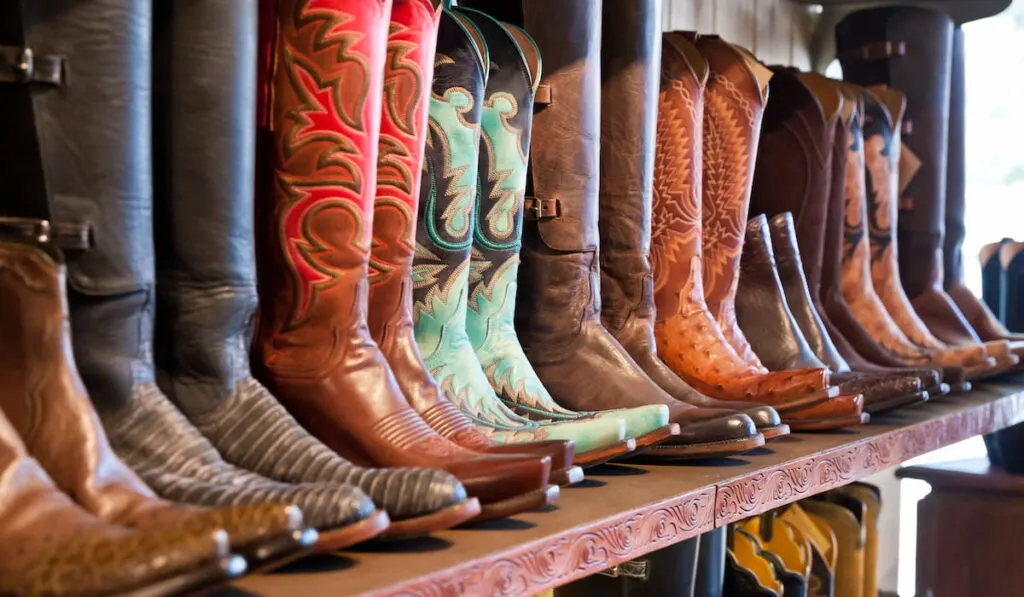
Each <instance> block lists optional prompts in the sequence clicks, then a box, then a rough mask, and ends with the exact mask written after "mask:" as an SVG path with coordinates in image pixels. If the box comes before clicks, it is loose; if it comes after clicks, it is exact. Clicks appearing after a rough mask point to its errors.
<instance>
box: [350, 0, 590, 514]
mask: <svg viewBox="0 0 1024 597" xmlns="http://www.w3.org/2000/svg"><path fill="white" fill-rule="evenodd" d="M439 18H440V7H439V6H434V5H433V3H431V2H429V1H425V0H399V1H398V2H395V3H394V4H393V5H392V9H391V14H390V20H391V26H390V33H389V36H388V54H389V56H392V57H393V58H392V59H391V60H389V61H388V62H387V63H386V65H385V72H384V80H385V84H384V89H383V93H384V96H383V100H384V101H383V109H382V115H381V141H380V155H379V159H378V170H377V194H376V198H375V199H374V208H373V212H374V214H373V215H374V218H373V243H372V248H371V255H370V298H369V306H370V308H369V312H368V316H367V325H368V328H369V330H370V334H371V335H372V336H373V338H374V340H375V341H377V342H378V346H379V347H380V349H381V352H382V353H383V354H384V355H385V357H387V360H388V364H389V366H390V368H391V370H392V372H394V374H395V380H396V381H397V382H398V385H399V387H400V388H401V390H402V392H403V394H404V395H405V396H406V397H408V396H409V395H415V394H422V393H424V392H432V393H439V392H440V389H439V388H438V387H437V384H435V383H434V381H433V378H431V377H430V374H429V373H428V372H427V370H426V366H425V365H424V364H423V360H422V358H421V357H420V355H419V350H418V349H417V347H416V339H415V336H414V333H413V321H412V286H411V284H410V282H409V280H410V279H411V277H412V260H413V246H414V245H415V231H414V230H413V226H414V224H415V213H416V208H417V203H418V198H419V192H420V183H421V173H422V171H423V167H422V165H423V146H424V140H425V138H426V124H427V110H428V108H429V105H430V88H429V86H428V85H427V81H429V80H431V79H432V77H433V68H434V47H435V45H436V43H437V22H438V19H439ZM398 57H401V59H399V58H398ZM378 339H379V340H378ZM435 399H436V398H435ZM410 406H411V407H413V408H414V409H415V407H414V406H413V405H412V404H411V403H410ZM430 429H431V431H430V432H429V434H436V431H435V430H433V428H430ZM426 435H427V434H424V436H426ZM442 441H443V442H446V443H447V444H448V447H449V449H451V452H452V456H451V458H450V459H449V460H450V463H449V464H445V465H443V466H444V467H445V468H446V470H448V471H449V472H453V473H455V474H456V475H457V476H459V478H460V480H462V481H463V483H464V484H465V485H466V489H467V491H468V492H469V494H470V495H471V496H474V497H477V498H479V499H480V500H481V502H482V504H483V513H482V516H484V517H496V516H505V515H508V514H514V513H515V512H517V511H521V509H530V508H531V507H536V506H537V505H540V504H542V503H544V502H545V501H546V500H547V497H546V496H547V485H548V475H549V473H548V472H547V471H548V469H549V468H550V464H549V463H546V462H545V461H546V460H550V459H549V458H547V457H544V456H541V457H536V456H533V457H531V456H529V455H524V456H521V457H518V458H517V457H515V456H514V455H510V456H507V457H502V456H493V457H485V456H484V455H482V454H479V453H477V452H473V451H472V450H470V449H468V448H464V447H462V446H460V445H458V444H457V443H454V442H452V441H451V440H449V439H447V438H443V440H442ZM439 443H440V442H439ZM564 474H565V471H564V469H563V475H564ZM577 476H578V474H577ZM531 496H532V501H531ZM478 520H480V518H479V517H478Z"/></svg>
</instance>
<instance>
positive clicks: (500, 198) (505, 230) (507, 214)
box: [463, 9, 669, 438]
mask: <svg viewBox="0 0 1024 597" xmlns="http://www.w3.org/2000/svg"><path fill="white" fill-rule="evenodd" d="M463 14H465V15H466V16H467V17H469V18H470V20H472V21H473V23H474V24H475V25H476V26H477V28H478V29H479V30H480V32H481V34H482V35H483V37H484V39H485V41H486V42H487V47H488V50H489V54H490V61H491V74H490V76H489V77H488V79H487V87H486V90H485V99H484V103H483V114H482V118H481V129H482V142H481V146H480V159H479V171H478V177H479V180H480V186H479V189H480V190H479V192H478V193H477V196H476V209H475V214H476V215H475V222H474V227H473V249H472V256H471V265H470V281H469V310H468V314H467V318H466V327H467V330H468V333H469V338H470V341H471V342H472V344H473V349H474V350H475V352H476V355H477V358H478V359H479V361H480V364H481V365H482V366H483V369H484V372H485V373H486V374H487V377H488V380H489V381H490V383H491V387H492V388H494V390H495V392H496V393H497V395H498V396H499V398H501V399H502V401H503V402H504V403H505V404H506V405H507V406H508V407H509V408H511V409H512V410H513V411H515V412H517V413H518V414H520V415H521V416H524V417H526V418H529V419H533V420H538V421H573V420H583V419H587V418H597V419H602V418H616V419H620V420H622V421H623V422H624V423H625V425H626V437H627V438H638V437H642V436H644V435H646V434H648V433H651V432H652V431H655V430H657V429H659V428H661V427H664V426H665V425H667V424H668V420H669V411H668V408H667V407H666V406H664V405H655V404H652V405H649V406H648V405H645V406H640V407H636V408H630V409H615V410H603V411H596V412H594V411H590V412H587V411H584V412H574V411H571V410H569V409H566V408H563V407H561V406H560V405H558V404H557V403H556V401H555V399H554V398H553V397H552V396H551V394H550V393H549V392H548V391H547V388H545V387H544V384H543V383H542V382H541V381H540V379H539V378H538V377H537V374H536V372H535V371H534V370H533V367H532V366H531V365H530V363H529V360H527V358H526V354H525V352H524V351H523V348H522V346H521V345H520V343H519V338H518V336H517V335H516V330H515V305H516V295H517V287H518V284H517V279H518V273H519V262H520V259H519V251H520V249H521V247H522V230H523V228H522V227H523V217H524V200H525V193H526V178H527V174H528V169H527V168H528V163H529V156H530V132H531V126H532V121H533V104H534V94H535V93H536V89H537V86H538V85H539V84H540V81H541V79H540V75H541V71H542V67H541V64H542V61H541V56H540V50H539V49H538V48H537V45H536V43H535V42H534V41H533V39H532V38H531V37H530V36H529V34H527V33H526V32H525V31H523V30H522V29H520V28H518V27H516V26H515V25H511V24H502V23H500V22H499V21H497V20H495V19H493V18H492V17H490V16H488V15H486V14H484V13H482V12H478V11H474V10H472V9H464V11H463Z"/></svg>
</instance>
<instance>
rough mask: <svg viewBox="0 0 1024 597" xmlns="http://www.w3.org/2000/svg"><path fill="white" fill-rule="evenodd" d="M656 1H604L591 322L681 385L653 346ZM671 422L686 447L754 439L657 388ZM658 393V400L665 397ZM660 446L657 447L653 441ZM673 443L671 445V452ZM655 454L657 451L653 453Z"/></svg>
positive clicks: (744, 425)
mask: <svg viewBox="0 0 1024 597" xmlns="http://www.w3.org/2000/svg"><path fill="white" fill-rule="evenodd" d="M661 12H662V11H661V2H660V0H605V1H604V14H603V19H602V23H603V29H602V43H601V68H602V80H603V81H602V90H601V98H602V103H601V191H600V210H599V212H600V215H599V218H598V228H599V233H600V239H601V250H600V256H601V299H602V305H601V321H602V322H603V323H604V325H605V327H606V329H608V331H610V332H611V333H612V334H613V335H615V337H616V339H618V340H619V341H620V342H621V343H622V345H623V347H624V348H625V349H626V350H627V352H628V353H629V354H630V356H631V357H633V358H634V360H635V361H636V362H637V364H639V365H640V367H641V369H643V370H644V372H645V373H649V374H650V373H653V374H654V375H653V376H651V379H652V381H655V382H656V383H657V385H658V386H659V387H664V385H663V384H664V383H670V384H681V385H684V388H685V389H686V390H689V392H691V393H692V392H693V390H692V389H690V388H689V387H688V386H685V384H684V382H682V380H680V379H679V377H678V376H676V375H675V374H674V373H673V372H672V370H671V369H669V368H668V367H667V366H665V364H664V363H662V362H661V360H660V359H659V358H658V355H657V352H656V349H655V346H654V327H653V326H654V293H653V285H652V282H653V280H652V274H651V265H650V261H649V259H648V255H649V254H650V247H651V209H652V202H653V182H654V181H653V178H654V159H655V136H656V134H657V128H656V125H657V118H658V88H659V82H660V81H659V79H660V57H661V38H662V32H661ZM661 396H664V397H665V398H661V399H659V400H658V402H659V403H661V404H665V405H667V406H668V407H669V412H670V414H671V417H672V419H671V420H672V422H673V423H678V424H679V426H680V429H681V438H680V440H678V441H677V440H673V439H670V440H667V441H665V442H663V444H662V446H669V445H677V444H678V445H679V446H680V448H679V449H678V451H679V453H686V452H684V451H683V450H684V448H683V447H682V446H686V448H685V450H688V451H689V452H691V453H693V454H715V453H718V454H724V453H725V452H727V451H728V450H730V449H734V450H735V451H736V452H737V453H738V452H742V451H745V449H746V448H747V447H748V446H750V445H752V443H760V442H761V441H763V440H761V439H760V438H759V437H757V435H756V434H754V435H743V434H744V433H745V430H748V429H749V425H748V417H747V416H746V415H744V414H739V413H736V412H735V410H728V409H722V408H699V407H694V406H691V405H690V404H688V403H685V402H681V401H678V400H674V399H672V398H670V397H668V396H667V395H666V394H661ZM666 398H667V399H666ZM660 449H661V450H665V448H660ZM673 451H676V450H673ZM654 453H655V454H658V453H661V452H659V451H657V450H656V451H654Z"/></svg>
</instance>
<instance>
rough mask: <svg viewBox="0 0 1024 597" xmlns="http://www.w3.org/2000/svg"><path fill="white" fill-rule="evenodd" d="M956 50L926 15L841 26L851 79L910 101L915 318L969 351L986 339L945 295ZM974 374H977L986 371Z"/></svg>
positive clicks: (903, 231) (879, 16) (906, 209)
mask: <svg viewBox="0 0 1024 597" xmlns="http://www.w3.org/2000/svg"><path fill="white" fill-rule="evenodd" d="M952 45H953V21H952V19H950V18H949V17H948V16H947V15H945V14H944V13H941V12H937V11H934V10H929V9H924V8H918V7H884V8H876V9H866V10H861V11H858V12H855V13H853V14H851V15H849V16H847V17H846V18H844V19H843V20H842V21H841V22H840V23H839V24H838V25H836V46H837V50H838V54H839V57H840V61H841V62H842V65H843V73H844V76H845V78H846V79H847V80H849V81H851V82H854V83H857V84H859V85H863V86H873V85H887V86H890V87H894V88H897V89H900V90H901V91H903V92H904V93H906V94H907V107H906V115H905V117H904V124H903V127H904V128H905V129H906V131H907V132H906V134H905V135H904V136H905V138H904V139H903V140H902V141H903V150H904V151H908V152H911V153H913V155H914V156H915V157H916V158H917V160H915V161H916V162H918V164H919V167H918V168H917V169H916V172H914V173H913V176H912V177H911V178H910V180H908V181H907V182H906V184H905V185H903V186H902V188H900V189H899V190H900V197H899V210H900V213H899V221H898V229H899V234H898V242H899V254H900V257H901V258H900V274H901V279H902V282H903V287H904V290H905V291H906V294H907V296H908V297H910V300H911V304H912V305H913V307H914V309H915V311H917V314H918V315H919V316H920V317H921V319H922V321H924V323H925V324H926V325H927V326H928V329H929V330H930V331H931V332H932V333H933V334H934V335H935V337H936V338H938V339H939V340H942V341H943V342H946V343H948V344H951V345H964V344H968V345H969V344H977V343H978V342H980V339H979V338H978V337H977V334H976V333H975V332H974V330H973V329H972V328H971V326H970V324H969V323H968V322H967V321H966V319H965V318H964V316H963V314H962V313H961V312H960V310H959V309H958V308H957V306H956V304H955V303H954V302H953V299H951V298H950V297H949V295H947V294H946V293H945V291H944V290H943V288H942V276H943V259H942V249H943V242H944V241H943V236H944V233H945V211H946V209H945V208H946V205H945V204H946V152H947V150H948V141H949V137H948V132H949V94H950V71H951V68H950V65H951V61H952ZM926 73H927V75H925V74H926ZM987 348H988V354H989V356H990V357H991V356H997V357H998V356H1004V355H1005V354H1007V353H1008V346H1006V345H1002V346H999V345H990V346H989V347H987ZM994 368H995V366H990V367H989V370H991V369H994ZM972 369H973V371H972V373H974V374H975V375H978V374H981V375H983V374H984V371H985V369H982V368H980V367H979V366H973V367H972Z"/></svg>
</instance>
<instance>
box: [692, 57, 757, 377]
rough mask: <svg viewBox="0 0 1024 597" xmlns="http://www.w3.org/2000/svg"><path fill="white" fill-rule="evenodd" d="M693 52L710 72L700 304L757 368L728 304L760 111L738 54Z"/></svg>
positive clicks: (732, 295) (733, 293) (749, 75)
mask: <svg viewBox="0 0 1024 597" xmlns="http://www.w3.org/2000/svg"><path fill="white" fill-rule="evenodd" d="M697 46H698V48H699V49H700V50H701V53H702V54H703V55H704V57H705V58H707V59H708V64H709V66H710V77H709V79H708V83H707V87H706V89H705V92H704V132H703V134H704V149H703V169H704V176H703V185H702V189H703V218H704V219H703V227H702V233H703V239H702V242H703V249H704V254H703V275H704V278H703V281H704V299H705V301H706V302H707V305H708V309H709V310H710V311H711V314H712V316H714V317H715V321H717V322H718V326H719V327H720V328H721V330H722V333H723V334H724V335H725V338H726V339H727V340H728V341H729V343H730V345H731V346H732V347H733V349H735V350H736V353H737V354H738V355H739V356H740V357H741V358H742V359H743V360H744V361H746V362H747V363H749V364H751V365H752V366H754V367H760V366H762V365H761V362H760V361H759V360H758V358H757V355H756V354H755V353H754V351H753V349H752V348H751V347H750V345H749V344H748V343H747V341H746V339H745V338H744V337H743V332H742V331H741V330H740V328H739V324H738V323H737V322H736V312H735V307H734V305H733V302H734V300H735V297H736V286H737V283H738V282H739V264H740V254H741V253H742V251H743V234H744V228H745V226H746V223H747V210H748V207H749V201H750V185H751V182H752V177H751V175H752V174H753V170H754V161H755V159H756V147H757V142H758V137H759V134H760V125H761V115H762V111H763V110H764V106H763V105H762V100H761V95H760V90H759V89H758V88H757V85H758V83H757V81H755V80H754V75H753V73H751V72H750V71H749V69H748V68H747V66H746V64H744V62H743V59H742V57H741V56H740V54H739V53H738V51H737V50H735V49H734V48H732V47H731V46H730V45H729V44H727V43H725V42H723V41H722V40H720V39H708V38H700V39H699V40H698V43H697Z"/></svg>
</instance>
